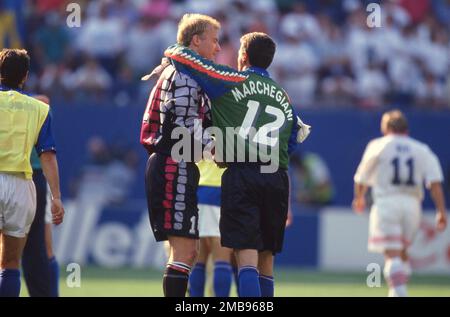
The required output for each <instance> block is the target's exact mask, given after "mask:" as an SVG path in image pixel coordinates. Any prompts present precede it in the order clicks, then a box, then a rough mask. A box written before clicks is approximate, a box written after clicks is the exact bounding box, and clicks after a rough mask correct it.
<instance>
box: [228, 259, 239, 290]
mask: <svg viewBox="0 0 450 317" xmlns="http://www.w3.org/2000/svg"><path fill="white" fill-rule="evenodd" d="M230 263H231V270H232V271H233V278H234V284H235V285H236V293H237V296H238V297H239V267H238V264H237V260H236V255H235V254H234V252H232V253H231V261H230Z"/></svg>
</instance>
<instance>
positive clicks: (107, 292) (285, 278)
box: [21, 267, 450, 297]
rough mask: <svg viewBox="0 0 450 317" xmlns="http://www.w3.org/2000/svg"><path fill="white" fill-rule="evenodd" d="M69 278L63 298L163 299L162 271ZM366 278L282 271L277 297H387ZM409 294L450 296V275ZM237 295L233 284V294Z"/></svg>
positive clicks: (86, 271)
mask: <svg viewBox="0 0 450 317" xmlns="http://www.w3.org/2000/svg"><path fill="white" fill-rule="evenodd" d="M67 276H68V273H66V272H65V271H61V278H60V294H61V296H69V297H77V296H100V297H115V296H136V297H141V296H150V297H158V296H162V286H161V280H162V272H161V271H157V270H152V269H147V270H140V269H139V270H138V269H119V270H110V269H101V268H97V267H87V268H82V271H81V287H80V288H69V287H67V285H66V278H67ZM366 277H367V275H365V274H348V273H345V274H344V273H324V272H316V271H306V270H297V269H279V270H278V271H276V274H275V278H276V281H275V282H276V286H275V296H286V297H303V296H317V297H322V296H345V297H347V296H349V297H352V296H386V294H387V288H386V285H385V283H384V281H382V286H381V287H380V288H369V287H367V286H366ZM22 286H23V287H22V292H21V296H28V293H27V290H26V287H25V283H23V282H22ZM408 291H409V295H410V296H450V276H443V275H442V276H435V275H428V276H424V275H416V276H413V278H412V279H411V281H410V284H409V288H408ZM235 294H236V292H235V289H234V285H233V288H232V290H231V295H232V296H235Z"/></svg>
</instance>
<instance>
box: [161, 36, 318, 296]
mask: <svg viewBox="0 0 450 317" xmlns="http://www.w3.org/2000/svg"><path fill="white" fill-rule="evenodd" d="M274 54H275V43H274V41H273V40H272V39H271V38H270V37H269V36H268V35H267V34H264V33H249V34H245V35H244V36H242V37H241V47H240V49H239V57H238V65H239V70H240V72H238V71H236V70H234V69H232V68H229V67H227V66H223V65H217V64H214V63H213V62H211V61H208V60H206V59H204V58H202V57H201V56H199V55H198V54H196V53H195V52H193V51H192V50H189V49H188V48H186V47H183V46H180V45H175V46H172V47H170V48H169V49H167V50H166V52H165V55H166V56H167V57H169V58H170V59H171V61H172V63H173V64H175V66H176V68H177V70H179V71H180V72H181V73H186V74H189V75H190V76H191V77H193V78H194V79H195V80H196V81H197V82H198V83H199V84H200V86H202V88H203V89H205V91H206V93H207V94H208V96H209V98H210V99H211V110H212V117H213V125H214V126H216V127H218V128H219V129H220V130H221V131H222V132H223V135H224V140H223V142H224V144H225V145H224V146H223V151H224V152H225V149H227V150H226V151H229V150H230V148H231V150H232V151H233V152H232V153H231V154H232V155H230V153H229V152H228V153H223V157H222V158H226V160H225V163H226V165H227V166H228V168H227V170H226V171H225V172H224V174H223V176H222V202H221V218H220V233H221V243H222V246H224V247H228V248H232V249H234V252H235V254H236V256H237V262H238V266H239V286H238V287H239V292H238V293H239V296H243V297H245V296H251V297H258V296H273V294H274V280H273V260H274V255H275V254H276V253H278V252H281V249H282V244H283V239H284V229H285V224H286V218H287V213H288V204H289V181H288V175H287V167H288V161H289V152H290V151H291V150H293V148H294V146H295V145H296V143H297V140H299V139H300V137H301V139H302V141H303V140H304V138H305V137H306V136H307V134H308V133H309V129H308V128H307V127H306V126H304V127H302V128H301V129H300V130H301V132H300V131H299V126H300V124H301V121H299V120H298V118H297V117H296V115H295V114H294V109H293V107H292V105H291V103H290V101H289V97H288V96H287V94H286V93H285V91H284V90H283V89H282V88H281V87H280V86H279V85H278V84H277V83H275V82H274V81H273V80H272V79H271V78H270V75H269V73H268V72H267V70H266V69H267V68H268V67H269V65H270V64H271V62H272V60H273V56H274ZM227 127H233V128H237V130H238V131H239V133H238V135H237V136H236V137H237V142H241V143H242V142H244V144H245V146H244V149H245V153H238V151H236V147H234V146H233V145H232V144H231V139H229V138H228V136H227V132H226V130H227ZM251 127H253V128H254V129H253V131H256V134H253V135H252V133H251V129H250V128H251ZM249 135H250V136H249ZM234 137H235V136H232V138H234ZM260 147H266V148H269V149H271V150H272V151H271V152H270V153H271V155H270V157H269V161H267V160H266V159H267V157H264V158H263V157H262V156H264V154H262V155H261V157H260V156H259V155H260V154H261V153H262V152H260V151H259V150H258V149H259V148H260ZM233 148H234V149H233ZM217 151H218V150H217V149H216V153H217ZM255 151H256V152H257V154H258V160H257V161H256V162H251V160H250V159H249V158H250V157H251V156H252V153H253V154H254V153H255ZM242 154H245V158H246V159H245V160H244V162H239V161H241V158H242V156H241V155H242ZM228 157H230V159H228ZM231 157H232V158H231ZM267 163H270V164H272V163H275V166H276V169H274V170H273V171H272V172H266V173H264V172H263V170H264V169H263V168H262V167H264V166H266V167H267ZM267 171H268V170H267Z"/></svg>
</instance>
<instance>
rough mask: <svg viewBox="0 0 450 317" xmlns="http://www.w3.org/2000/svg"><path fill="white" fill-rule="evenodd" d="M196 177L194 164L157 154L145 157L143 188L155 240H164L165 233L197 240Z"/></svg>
mask: <svg viewBox="0 0 450 317" xmlns="http://www.w3.org/2000/svg"><path fill="white" fill-rule="evenodd" d="M199 178H200V173H199V171H198V167H197V165H196V164H195V163H186V162H178V163H177V162H175V161H174V160H172V158H171V157H170V156H167V155H164V154H160V153H154V154H152V155H151V156H150V157H149V159H148V161H147V168H146V172H145V187H146V193H147V205H148V212H149V218H150V225H151V227H152V230H153V234H154V236H155V239H156V241H164V240H167V236H180V237H187V238H191V239H198V207H197V187H198V182H199Z"/></svg>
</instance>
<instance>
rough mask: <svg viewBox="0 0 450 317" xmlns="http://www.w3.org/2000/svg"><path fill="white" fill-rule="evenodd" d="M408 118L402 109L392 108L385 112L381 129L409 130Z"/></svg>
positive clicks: (397, 131) (402, 131)
mask: <svg viewBox="0 0 450 317" xmlns="http://www.w3.org/2000/svg"><path fill="white" fill-rule="evenodd" d="M408 130H409V127H408V120H407V119H406V117H405V115H404V114H403V113H402V112H401V111H400V110H392V111H388V112H385V113H384V114H383V117H382V118H381V131H382V132H383V133H386V132H388V131H391V132H394V133H406V132H408Z"/></svg>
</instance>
